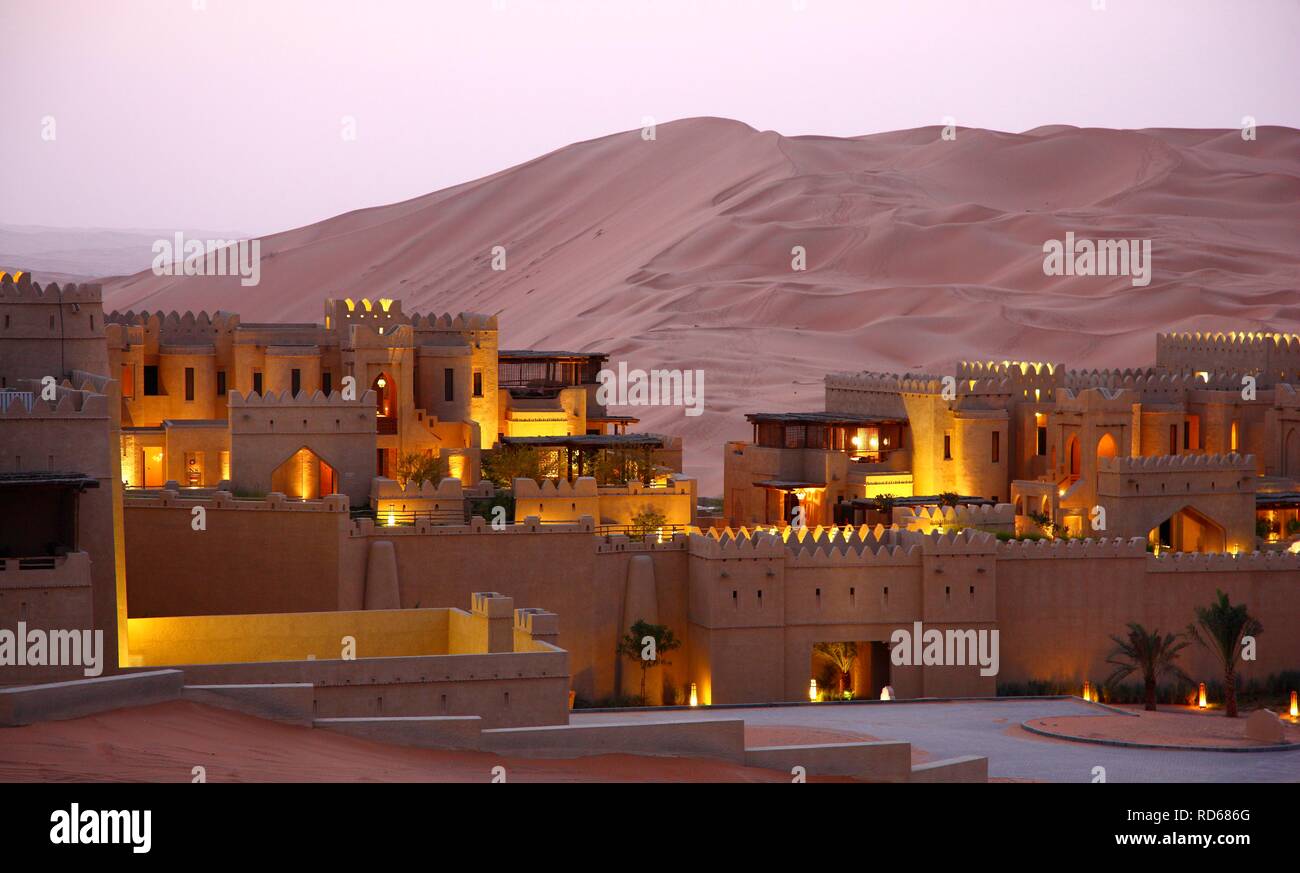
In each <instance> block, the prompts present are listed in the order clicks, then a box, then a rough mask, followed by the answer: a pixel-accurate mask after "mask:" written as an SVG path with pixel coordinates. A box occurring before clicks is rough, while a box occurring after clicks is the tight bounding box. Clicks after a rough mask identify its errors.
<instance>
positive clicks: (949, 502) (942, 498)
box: [939, 491, 961, 507]
mask: <svg viewBox="0 0 1300 873" xmlns="http://www.w3.org/2000/svg"><path fill="white" fill-rule="evenodd" d="M959 503H961V495H960V494H958V493H957V492H956V491H940V492H939V505H940V506H953V507H955V506H957V505H958V504H959Z"/></svg>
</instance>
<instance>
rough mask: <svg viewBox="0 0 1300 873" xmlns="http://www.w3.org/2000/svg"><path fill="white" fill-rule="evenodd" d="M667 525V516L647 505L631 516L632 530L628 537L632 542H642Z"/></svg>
mask: <svg viewBox="0 0 1300 873" xmlns="http://www.w3.org/2000/svg"><path fill="white" fill-rule="evenodd" d="M667 523H668V518H667V516H665V515H664V514H663V513H662V512H660V511H659V510H657V509H655V508H654V507H653V506H649V505H647V506H645V507H644V508H642V509H641V511H640V512H638V513H637V514H636V515H634V516H632V530H631V532H630V534H629V535H630V537H631V538H632V539H634V540H644V539H646V538H647V537H649V536H650V534H652V533H654V532H655V531H657V530H659V528H661V527H663V526H664V525H665V524H667Z"/></svg>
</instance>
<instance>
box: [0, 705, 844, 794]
mask: <svg viewBox="0 0 1300 873" xmlns="http://www.w3.org/2000/svg"><path fill="white" fill-rule="evenodd" d="M827 734H835V736H834V737H828V736H824V735H827ZM860 739H862V738H860V737H858V736H856V735H851V734H850V735H841V734H838V733H837V732H833V731H816V730H813V731H811V733H810V732H809V730H808V729H792V730H789V731H784V730H782V729H780V728H774V727H771V726H768V727H765V728H762V729H760V730H759V733H758V735H757V736H755V737H752V738H750V737H748V735H747V743H748V744H749V745H759V744H766V745H788V744H796V743H804V742H835V741H854V740H860ZM497 765H501V766H504V767H505V768H506V779H507V781H508V782H788V781H789V780H790V776H789V774H787V773H783V772H778V771H775V770H762V769H757V768H753V767H743V766H739V765H736V764H728V763H725V762H722V761H716V760H711V759H701V758H670V757H649V756H641V755H600V756H596V757H590V758H575V759H569V760H528V759H519V758H507V757H502V756H499V755H495V754H492V753H488V752H440V751H433V750H429V749H413V748H408V747H404V746H392V745H386V744H384V743H376V742H371V741H369V740H362V739H357V738H354V737H348V736H344V735H342V734H337V733H333V732H331V731H327V730H315V729H312V728H307V727H299V726H296V725H288V724H281V723H279V722H273V721H267V720H264V719H259V718H255V717H253V716H248V715H244V714H242V713H237V712H231V711H229V710H224V709H218V708H215V707H210V706H205V705H202V704H198V703H190V702H186V701H173V702H168V703H160V704H155V705H153V706H143V707H137V708H133V709H122V710H116V711H113V712H107V713H103V714H100V715H95V716H89V717H86V718H78V719H70V720H68V721H53V722H45V723H43V724H36V725H28V726H26V727H18V728H0V782H82V781H85V782H118V781H125V782H189V781H191V780H192V779H193V778H194V777H193V775H192V774H193V768H194V767H196V766H202V767H203V768H204V769H205V771H206V777H207V781H209V782H488V781H490V779H491V770H492V768H493V767H495V766H497ZM809 781H810V782H833V781H848V780H843V779H835V778H829V777H809Z"/></svg>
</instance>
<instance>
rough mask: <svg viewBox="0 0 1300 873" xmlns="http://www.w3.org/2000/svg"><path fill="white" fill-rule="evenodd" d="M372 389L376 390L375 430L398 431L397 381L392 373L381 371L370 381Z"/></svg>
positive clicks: (382, 432) (390, 432)
mask: <svg viewBox="0 0 1300 873" xmlns="http://www.w3.org/2000/svg"><path fill="white" fill-rule="evenodd" d="M370 390H371V391H373V392H375V431H376V432H377V433H380V434H394V433H397V383H396V382H394V381H393V377H392V375H391V374H389V373H386V372H381V373H380V374H379V375H378V376H376V377H375V381H373V382H371V383H370Z"/></svg>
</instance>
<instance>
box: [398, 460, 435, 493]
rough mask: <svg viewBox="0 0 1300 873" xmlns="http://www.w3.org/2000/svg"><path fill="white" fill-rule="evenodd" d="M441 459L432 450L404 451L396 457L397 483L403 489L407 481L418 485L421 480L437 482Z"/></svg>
mask: <svg viewBox="0 0 1300 873" xmlns="http://www.w3.org/2000/svg"><path fill="white" fill-rule="evenodd" d="M441 472H442V459H441V458H439V457H436V456H435V455H434V454H433V452H406V453H405V454H403V455H402V456H400V457H399V458H398V459H397V468H396V473H397V484H398V485H399V486H400V487H401V489H402V490H403V491H405V490H406V484H407V483H408V482H413V483H415V487H417V488H418V487H420V483H421V482H433V483H434V484H437V482H438V480H439V479H440V478H441V476H440V474H441Z"/></svg>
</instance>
